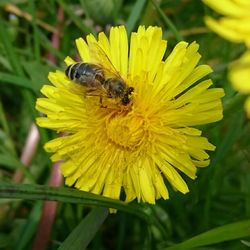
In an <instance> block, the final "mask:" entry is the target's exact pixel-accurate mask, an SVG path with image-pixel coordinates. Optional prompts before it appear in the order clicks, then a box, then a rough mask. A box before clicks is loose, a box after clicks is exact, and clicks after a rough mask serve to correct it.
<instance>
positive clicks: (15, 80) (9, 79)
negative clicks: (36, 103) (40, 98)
mask: <svg viewBox="0 0 250 250" xmlns="http://www.w3.org/2000/svg"><path fill="white" fill-rule="evenodd" d="M0 79H1V82H0V83H2V84H4V83H5V82H6V83H9V84H13V85H16V86H19V87H22V88H26V89H29V90H32V91H33V92H34V93H37V89H36V88H35V86H34V85H33V84H32V82H31V81H30V80H28V79H27V78H24V77H21V76H15V75H12V74H8V73H3V72H0Z"/></svg>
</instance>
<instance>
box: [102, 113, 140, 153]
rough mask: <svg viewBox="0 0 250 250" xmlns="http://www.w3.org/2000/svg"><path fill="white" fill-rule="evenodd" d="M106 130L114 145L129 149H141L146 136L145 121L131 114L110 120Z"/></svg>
mask: <svg viewBox="0 0 250 250" xmlns="http://www.w3.org/2000/svg"><path fill="white" fill-rule="evenodd" d="M106 129H107V136H108V138H109V139H110V140H111V141H112V142H113V143H115V144H117V145H119V146H122V147H125V148H128V149H134V148H137V147H139V146H140V144H141V143H142V141H143V139H144V136H145V129H144V121H143V119H142V118H140V117H132V116H130V115H129V114H127V115H126V116H124V115H116V116H114V117H112V118H110V119H109V121H108V122H107V124H106Z"/></svg>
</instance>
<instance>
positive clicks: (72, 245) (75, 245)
mask: <svg viewBox="0 0 250 250" xmlns="http://www.w3.org/2000/svg"><path fill="white" fill-rule="evenodd" d="M107 216H108V209H107V208H100V207H97V208H94V209H93V210H92V211H91V212H90V213H89V214H88V215H87V216H86V217H85V218H84V219H83V220H82V222H81V223H80V224H79V225H78V226H77V227H76V228H75V229H74V230H73V232H72V233H71V234H70V235H69V236H68V237H67V239H66V240H65V241H64V242H63V244H62V245H61V246H60V247H59V248H58V250H68V249H71V250H83V249H86V247H87V246H88V244H89V243H90V241H91V240H92V239H93V238H94V236H95V234H96V232H97V231H98V230H99V228H100V227H101V225H102V223H103V222H104V220H105V219H106V218H107Z"/></svg>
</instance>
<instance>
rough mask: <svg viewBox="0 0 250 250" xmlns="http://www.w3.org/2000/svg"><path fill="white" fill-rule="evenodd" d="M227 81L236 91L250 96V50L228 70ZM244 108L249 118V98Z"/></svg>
mask: <svg viewBox="0 0 250 250" xmlns="http://www.w3.org/2000/svg"><path fill="white" fill-rule="evenodd" d="M229 79H230V81H231V82H232V84H233V86H234V88H235V89H236V90H237V91H239V92H241V93H243V94H250V50H248V51H246V52H245V53H244V54H243V55H242V56H241V58H240V59H239V60H237V61H235V62H234V63H233V64H232V66H231V67H230V68H229ZM245 108H246V111H247V115H248V117H249V118H250V97H248V99H247V100H246V103H245Z"/></svg>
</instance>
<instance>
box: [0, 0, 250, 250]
mask: <svg viewBox="0 0 250 250" xmlns="http://www.w3.org/2000/svg"><path fill="white" fill-rule="evenodd" d="M205 14H210V15H215V14H214V13H213V12H212V11H211V10H210V9H208V8H207V7H206V6H205V5H204V4H203V3H202V2H201V1H197V0H162V1H155V2H152V1H147V0H137V1H132V0H128V1H122V0H92V1H91V0H79V1H76V0H74V1H65V0H48V1H45V0H41V1H35V0H12V1H5V0H1V1H0V88H1V89H0V197H2V198H3V199H1V200H0V249H7V250H8V249H15V250H16V249H17V250H21V249H34V245H33V241H34V238H35V235H36V233H37V230H38V228H39V227H40V226H41V225H40V224H39V220H40V216H41V212H42V209H43V206H42V201H40V200H39V199H41V198H42V197H43V198H44V197H45V196H46V197H45V198H48V199H57V200H58V199H59V198H56V197H57V196H56V195H54V196H53V194H49V193H46V192H45V189H41V190H40V191H39V190H38V191H39V192H40V193H39V192H37V193H36V192H35V191H34V190H36V189H35V187H36V186H35V184H41V185H44V186H47V184H48V180H49V178H50V176H51V170H52V168H51V165H52V164H51V162H50V160H49V155H48V154H46V153H45V152H44V150H43V147H42V146H43V144H44V143H45V142H46V141H48V140H49V139H51V138H53V137H55V136H56V134H55V133H54V132H51V131H48V130H44V129H39V133H40V140H39V142H38V146H37V147H36V142H33V143H32V145H33V146H32V148H33V149H34V153H32V152H31V156H30V160H29V162H28V163H27V162H25V159H22V154H23V153H24V145H25V143H26V140H27V136H28V135H29V133H31V130H30V129H31V126H32V123H34V119H35V117H37V116H39V114H38V113H37V111H36V110H35V100H36V98H37V97H38V96H40V93H39V90H40V88H41V86H42V85H43V84H45V83H48V80H47V75H48V72H49V71H54V70H56V69H61V70H64V69H65V64H64V62H63V61H64V58H65V57H66V56H67V55H70V56H73V57H74V56H76V48H75V43H74V40H75V39H76V38H78V37H85V36H86V35H87V34H89V33H90V32H91V33H93V34H97V33H98V32H99V31H102V30H103V31H105V32H107V31H108V30H109V28H110V26H112V25H119V24H125V25H126V27H127V30H128V32H129V33H130V32H131V31H136V30H137V27H138V25H140V24H144V25H146V26H148V25H157V26H160V27H162V29H163V32H164V38H165V39H167V40H168V51H167V53H169V52H170V51H171V49H172V48H173V47H174V46H175V44H176V43H177V42H178V41H179V40H185V41H187V42H192V41H197V42H198V43H199V44H200V50H199V51H200V53H201V55H202V59H201V63H205V64H209V65H211V66H212V67H213V69H214V72H213V73H212V74H211V75H210V77H211V78H212V80H213V81H214V86H216V87H222V88H224V90H225V92H226V96H225V97H224V99H223V105H224V119H223V120H222V121H220V122H218V123H216V124H212V125H208V126H204V127H203V128H202V129H203V131H204V135H205V136H207V137H208V138H209V141H210V142H212V143H213V144H214V145H216V146H217V149H216V151H215V152H213V153H210V155H211V164H210V166H209V167H207V168H206V169H202V170H200V171H199V172H198V178H197V180H195V181H192V180H189V179H188V178H185V177H184V179H185V180H186V181H187V183H188V185H189V187H190V192H189V193H188V194H186V195H183V194H180V193H176V192H173V191H171V193H170V199H169V200H167V201H163V200H159V201H158V202H157V205H155V206H149V205H145V204H144V205H143V204H139V205H137V204H133V205H134V207H133V205H132V206H131V207H129V208H128V210H127V212H126V211H125V210H126V209H125V206H124V205H121V211H118V213H117V214H115V215H108V216H107V215H105V213H106V210H94V212H93V211H92V212H93V213H92V214H91V215H92V217H88V220H87V223H86V220H85V221H83V222H81V221H82V220H83V218H85V216H86V215H87V214H88V212H89V211H91V206H86V205H83V204H80V203H84V202H82V201H80V200H79V199H77V198H74V197H73V198H72V200H71V201H70V202H69V200H67V199H66V196H67V195H70V193H67V192H69V191H68V189H67V190H66V191H65V190H62V189H60V190H62V193H61V196H60V197H61V198H60V199H61V201H62V202H59V203H58V207H57V210H56V214H55V220H54V223H53V227H52V231H51V234H50V235H49V240H48V243H47V249H52V250H54V249H58V248H59V247H60V249H73V250H74V249H83V248H82V246H83V244H84V243H83V242H84V241H85V244H87V243H86V242H88V241H91V242H90V244H89V246H88V248H87V249H117V250H122V249H124V250H125V249H130V250H136V249H193V248H194V247H195V246H197V249H232V250H234V249H236V250H237V249H248V248H249V247H250V172H249V170H250V139H249V135H250V123H249V120H247V118H246V116H245V113H244V110H243V102H244V99H245V97H244V96H241V95H240V94H238V93H236V92H235V91H234V90H233V89H232V87H231V85H230V82H229V81H228V79H227V67H228V65H229V64H230V63H231V62H232V61H234V60H235V59H237V58H238V57H239V56H240V55H241V54H242V52H243V51H244V46H243V45H240V44H232V43H230V42H228V41H225V40H223V39H222V38H220V37H218V36H217V35H216V34H214V33H211V32H210V31H209V30H208V29H207V28H206V27H205V25H204V22H203V17H204V15H205ZM33 132H34V131H33ZM34 134H35V138H36V139H38V136H37V134H36V133H35V132H34ZM34 134H33V135H34ZM20 158H21V160H20ZM25 165H28V167H25ZM18 173H19V178H18V177H17V175H18ZM20 176H21V177H20ZM11 183H15V186H13V187H15V188H14V191H13V189H10V187H12V186H11ZM23 183H26V184H31V186H29V187H30V188H29V189H27V190H26V189H25V188H26V186H23V185H22V184H23ZM6 187H7V188H6ZM19 187H20V189H19ZM32 187H34V188H33V189H32ZM18 190H21V191H22V190H24V191H23V193H24V194H22V195H23V196H22V197H21V195H20V198H23V199H19V200H15V199H12V198H13V193H14V192H16V193H18V192H21V191H18ZM25 190H26V191H25ZM170 190H171V188H170ZM27 193H30V194H31V196H30V197H29V199H27V198H28V195H27ZM43 194H44V196H43ZM25 195H26V196H25ZM77 195H78V193H77ZM53 197H54V198H53ZM83 197H85V196H83ZM31 199H32V200H33V201H31ZM93 199H95V198H93ZM135 203H136V202H135ZM96 204H97V205H98V204H99V205H102V204H103V203H102V202H101V201H100V200H98V199H96ZM111 204H112V202H111ZM114 204H115V203H114ZM100 214H102V215H103V217H102V218H100V217H98V216H99V215H100ZM106 217H107V218H106ZM143 217H144V219H143ZM105 218H106V219H105ZM102 220H104V222H103V223H99V224H98V221H99V222H102ZM147 220H148V222H147ZM80 222H81V224H80V225H79V223H80ZM95 223H96V224H95ZM77 225H79V227H78V231H74V229H75V228H76V227H77ZM88 226H89V227H88ZM91 226H92V227H91ZM213 229H214V230H215V231H211V230H213ZM72 232H78V237H76V239H75V240H72V238H71V239H70V240H71V241H70V248H69V247H68V246H69V245H68V244H69V241H67V242H66V241H65V239H66V238H67V237H68V236H69V235H70V234H71V233H72ZM89 232H92V235H88V233H89ZM95 232H97V233H96V234H95ZM204 232H207V233H206V234H205V235H200V234H202V233H204ZM71 235H72V234H71ZM194 236H197V238H193V239H191V240H189V239H190V238H192V237H194ZM79 238H80V239H81V240H80V241H79V240H77V239H79ZM92 238H93V239H92ZM41 240H43V239H41ZM188 240H189V241H188ZM181 242H183V243H182V244H181V245H178V244H177V243H181ZM32 245H33V247H32ZM170 246H172V248H168V247H170ZM44 249H45V248H44Z"/></svg>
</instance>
